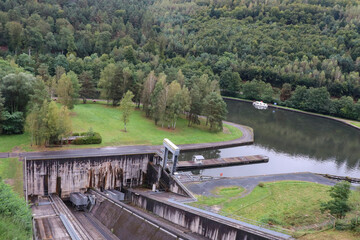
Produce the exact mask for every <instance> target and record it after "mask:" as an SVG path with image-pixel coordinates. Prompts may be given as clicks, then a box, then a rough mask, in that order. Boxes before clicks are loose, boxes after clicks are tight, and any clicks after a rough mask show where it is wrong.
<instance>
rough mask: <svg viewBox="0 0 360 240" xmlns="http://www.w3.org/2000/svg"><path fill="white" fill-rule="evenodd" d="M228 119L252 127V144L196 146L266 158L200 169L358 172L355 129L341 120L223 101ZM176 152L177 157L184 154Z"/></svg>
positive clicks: (359, 135) (359, 147)
mask: <svg viewBox="0 0 360 240" xmlns="http://www.w3.org/2000/svg"><path fill="white" fill-rule="evenodd" d="M227 104H228V111H229V114H228V118H227V120H229V121H231V122H236V123H240V124H244V125H248V126H250V127H252V128H253V129H254V132H255V144H254V145H252V146H244V147H236V148H229V149H221V150H211V151H202V152H196V154H203V155H204V156H205V158H216V157H219V156H221V157H231V156H239V155H252V154H264V155H267V156H269V157H270V162H269V163H268V164H259V165H251V166H237V167H230V168H222V169H211V170H205V171H204V172H203V174H205V175H206V174H207V175H216V176H218V175H219V173H224V175H225V176H246V175H257V174H271V173H287V172H303V171H312V172H321V173H329V174H337V175H347V176H353V177H360V172H359V171H360V166H359V163H360V131H358V130H356V129H354V128H351V127H349V126H346V125H344V124H341V123H338V122H335V121H332V120H328V119H323V118H318V117H313V116H308V115H304V114H299V113H293V112H289V111H284V110H280V109H272V108H269V109H267V110H257V109H255V108H254V107H253V106H252V105H251V104H249V103H242V102H236V101H227ZM192 154H194V153H187V154H182V155H181V157H180V159H190V158H191V156H192Z"/></svg>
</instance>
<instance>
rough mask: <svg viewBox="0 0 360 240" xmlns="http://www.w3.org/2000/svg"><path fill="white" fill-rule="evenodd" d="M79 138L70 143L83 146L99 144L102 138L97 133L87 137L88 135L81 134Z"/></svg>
mask: <svg viewBox="0 0 360 240" xmlns="http://www.w3.org/2000/svg"><path fill="white" fill-rule="evenodd" d="M80 136H83V137H81V138H77V139H75V140H74V141H73V142H72V143H73V144H75V145H85V144H100V143H101V141H102V138H101V136H100V134H99V133H96V132H95V133H93V134H91V135H89V134H88V133H81V134H80Z"/></svg>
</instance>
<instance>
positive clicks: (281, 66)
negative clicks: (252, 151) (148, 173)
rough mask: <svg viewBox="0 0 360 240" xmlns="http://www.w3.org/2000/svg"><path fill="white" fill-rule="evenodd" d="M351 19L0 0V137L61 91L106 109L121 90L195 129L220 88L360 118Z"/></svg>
mask: <svg viewBox="0 0 360 240" xmlns="http://www.w3.org/2000/svg"><path fill="white" fill-rule="evenodd" d="M359 16H360V6H359V5H358V1H354V0H306V1H305V0H272V1H267V0H241V1H240V0H221V1H220V0H150V1H145V0H138V1H135V0H127V1H125V0H106V1H95V0H78V1H67V0H44V1H41V0H39V1H35V0H27V1H26V0H6V1H4V0H2V1H0V56H1V57H2V58H3V60H1V62H0V66H1V69H0V78H1V81H0V88H1V93H2V98H0V108H1V107H2V106H3V108H4V109H5V110H6V111H4V112H3V114H2V115H3V116H2V124H3V132H5V133H20V132H21V131H22V129H21V125H22V124H21V121H20V120H19V119H21V118H24V116H25V115H26V114H27V113H28V112H31V111H32V109H31V108H33V106H34V105H36V106H41V105H42V103H43V101H44V99H49V97H54V96H62V94H63V93H64V92H69V91H68V90H66V86H68V85H69V84H70V85H72V87H71V88H72V90H71V91H70V95H71V97H72V99H74V98H76V97H81V98H83V99H84V102H86V98H99V97H104V98H106V99H107V100H109V101H112V103H113V104H114V105H117V104H118V103H119V102H120V100H121V98H122V96H123V95H124V94H125V93H126V92H127V91H129V90H130V91H132V92H133V94H134V98H133V100H134V101H135V102H136V103H137V104H138V105H140V103H141V104H142V105H143V107H144V110H145V112H146V115H147V116H152V117H153V118H154V120H155V123H161V124H162V125H163V124H164V122H167V124H168V125H172V126H174V120H173V118H174V116H175V117H176V116H177V115H178V114H179V112H183V111H186V112H188V113H189V115H188V118H189V124H190V125H191V124H192V123H198V122H199V120H198V115H201V114H204V111H205V115H206V112H212V111H213V109H206V106H213V105H214V104H215V105H216V104H217V105H219V106H222V105H223V104H222V102H221V100H219V99H218V97H217V96H218V93H219V92H220V91H221V93H222V94H223V95H226V96H235V97H241V98H247V99H254V100H255V99H256V100H264V101H267V102H277V103H278V104H281V105H286V106H290V107H295V108H299V109H303V110H307V111H313V112H319V113H324V114H331V115H334V116H339V117H345V118H350V119H355V120H359V119H360V103H358V102H357V101H358V99H359V98H360V77H359V72H360V37H359V34H360V17H359ZM19 72H22V73H21V74H22V76H19ZM12 73H15V74H13V75H11V74H12ZM15 82H16V84H17V85H16V84H15ZM15 90H16V91H17V93H20V92H21V94H23V93H24V98H21V99H13V98H12V97H11V96H14V92H12V91H15ZM46 93H47V94H46ZM171 94H172V95H171ZM168 95H170V96H172V97H173V99H172V100H171V99H170V97H169V99H170V100H168V102H167V103H164V102H161V101H162V100H161V98H160V96H168ZM1 99H2V100H1ZM62 99H63V101H64V102H63V103H64V105H66V106H68V107H69V108H71V107H72V106H73V102H72V100H71V99H67V100H66V99H65V97H64V98H62ZM159 99H160V100H159ZM180 100H184V102H185V103H184V104H183V106H182V104H179V102H176V101H180ZM205 100H206V101H205ZM29 101H30V103H31V104H30V105H31V107H29V104H27V102H29ZM164 101H166V100H164ZM175 105H176V107H174V106H175ZM38 108H40V107H38ZM162 108H164V109H165V108H166V109H168V108H174V109H173V110H172V115H173V116H172V117H171V116H170V119H162V115H164V114H161V113H159V112H158V111H159V109H162ZM175 108H176V109H175ZM219 108H221V107H219ZM204 109H206V110H204ZM0 110H1V109H0ZM16 114H18V115H16ZM224 114H226V112H225V111H222V110H218V111H217V112H216V113H214V114H213V115H218V119H216V120H215V121H213V122H212V125H213V126H215V127H214V128H215V129H218V128H220V127H221V126H220V122H221V121H219V119H221V118H222V117H223V116H224ZM35 115H36V114H35ZM165 115H166V116H167V115H168V114H165ZM175 122H176V121H175ZM214 122H215V123H214ZM16 124H19V126H20V127H19V129H17V127H16V126H15V127H14V125H16Z"/></svg>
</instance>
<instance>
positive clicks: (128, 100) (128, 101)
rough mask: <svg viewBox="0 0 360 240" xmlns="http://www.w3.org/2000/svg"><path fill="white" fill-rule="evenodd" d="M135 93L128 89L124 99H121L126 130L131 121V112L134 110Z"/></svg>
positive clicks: (122, 117)
mask: <svg viewBox="0 0 360 240" xmlns="http://www.w3.org/2000/svg"><path fill="white" fill-rule="evenodd" d="M133 97H134V94H133V93H132V92H131V91H127V92H126V94H125V95H124V97H123V98H122V100H121V101H120V110H121V112H122V113H121V119H122V121H123V123H124V130H125V132H126V124H127V123H128V122H129V119H130V115H131V112H132V111H133V108H134V106H133V102H132V99H133Z"/></svg>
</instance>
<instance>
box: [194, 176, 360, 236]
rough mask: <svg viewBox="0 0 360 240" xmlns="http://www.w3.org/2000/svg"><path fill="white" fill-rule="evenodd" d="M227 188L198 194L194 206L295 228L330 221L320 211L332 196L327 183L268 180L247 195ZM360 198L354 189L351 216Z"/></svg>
mask: <svg viewBox="0 0 360 240" xmlns="http://www.w3.org/2000/svg"><path fill="white" fill-rule="evenodd" d="M233 188H234V187H230V188H229V190H230V191H233V192H234V190H231V189H233ZM226 189H227V188H222V191H217V190H215V191H217V192H215V191H214V192H213V194H215V195H217V197H204V196H199V198H198V201H197V202H194V203H191V205H192V206H195V207H199V208H203V209H209V208H210V209H211V210H214V211H218V213H219V214H221V215H224V216H228V217H231V218H234V219H238V220H244V218H245V219H249V220H251V221H257V222H259V223H265V224H270V225H277V226H280V227H284V228H287V229H291V230H293V231H297V230H298V229H301V227H305V226H311V225H313V224H319V223H323V222H325V221H327V220H329V217H328V215H327V214H325V213H324V214H322V213H321V212H320V202H321V201H328V200H329V199H330V197H329V192H328V190H329V189H330V187H329V186H326V185H321V184H316V183H310V182H300V181H280V182H271V183H265V184H264V186H263V187H259V186H257V187H255V188H254V190H253V191H252V192H251V193H249V194H248V195H246V196H244V197H242V195H243V194H244V192H243V191H239V192H237V193H235V192H234V194H233V195H230V196H229V195H226V194H224V192H226V191H225V190H226ZM359 201H360V192H356V191H352V193H351V196H350V204H351V206H353V207H354V209H353V210H352V212H350V213H348V215H347V218H348V219H351V218H352V217H354V216H355V214H356V212H358V211H360V209H359V207H360V206H359V204H357V203H358V202H359ZM358 237H359V236H358ZM309 239H311V238H309ZM358 239H360V238H358Z"/></svg>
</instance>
